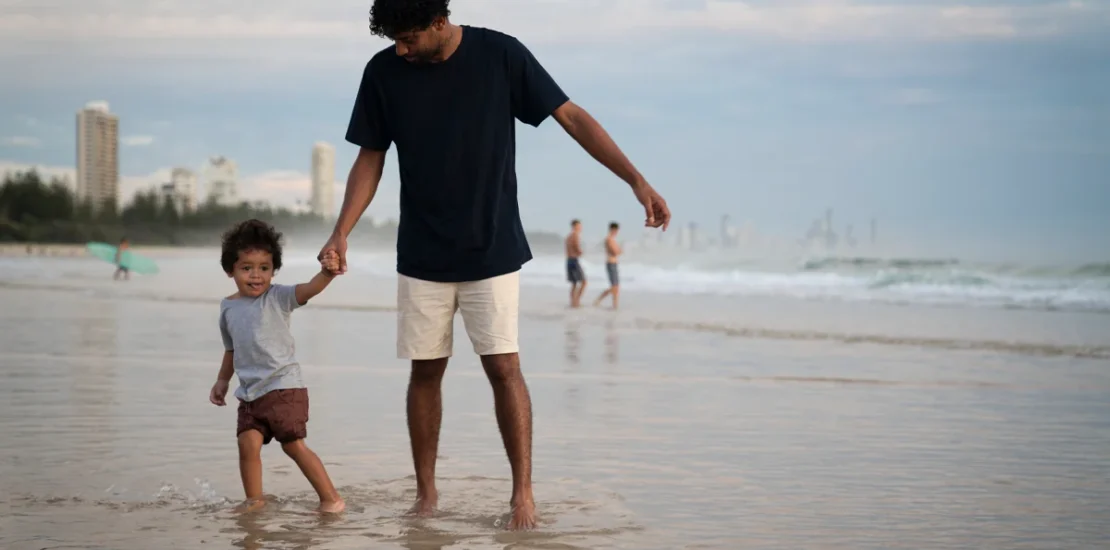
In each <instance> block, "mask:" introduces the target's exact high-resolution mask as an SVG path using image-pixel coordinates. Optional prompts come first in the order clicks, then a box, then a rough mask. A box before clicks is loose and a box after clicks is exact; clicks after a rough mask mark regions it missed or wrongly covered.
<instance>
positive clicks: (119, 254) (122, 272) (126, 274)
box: [112, 237, 131, 281]
mask: <svg viewBox="0 0 1110 550" xmlns="http://www.w3.org/2000/svg"><path fill="white" fill-rule="evenodd" d="M128 248H131V244H130V243H128V242H127V237H123V238H121V239H120V240H119V246H117V247H116V258H115V262H116V272H115V273H113V274H112V279H113V280H116V281H118V280H120V278H121V277H122V278H123V280H125V281H130V280H131V270H130V269H127V267H126V266H124V265H123V253H124V252H127V249H128Z"/></svg>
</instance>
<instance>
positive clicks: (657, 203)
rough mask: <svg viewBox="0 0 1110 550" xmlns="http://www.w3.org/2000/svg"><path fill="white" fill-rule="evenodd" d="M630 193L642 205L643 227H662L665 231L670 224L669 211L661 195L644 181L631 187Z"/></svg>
mask: <svg viewBox="0 0 1110 550" xmlns="http://www.w3.org/2000/svg"><path fill="white" fill-rule="evenodd" d="M632 192H633V193H635V194H636V200H638V201H640V204H642V205H644V214H645V218H644V227H662V228H663V231H666V230H667V226H668V225H670V224H671V210H670V209H669V208H667V201H665V200H663V197H662V195H660V194H659V193H658V192H656V191H655V189H654V188H652V186H651V184H649V183H648V182H646V181H642V182H640V183H638V184H636V185H633V186H632Z"/></svg>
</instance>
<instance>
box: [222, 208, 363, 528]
mask: <svg viewBox="0 0 1110 550" xmlns="http://www.w3.org/2000/svg"><path fill="white" fill-rule="evenodd" d="M320 263H321V267H320V272H319V273H317V274H316V276H315V277H313V278H312V280H310V281H309V282H307V283H301V284H298V285H293V286H287V285H277V284H273V283H272V279H273V277H274V274H275V273H276V272H277V271H278V270H279V269H281V233H278V232H277V231H276V230H275V229H274V228H273V227H271V226H270V225H268V224H266V223H265V222H261V221H258V220H248V221H245V222H242V223H240V224H238V225H236V226H235V227H233V228H231V229H230V230H229V231H228V232H227V233H225V234H224V236H223V250H222V251H221V253H220V265H221V266H222V267H223V269H224V272H225V273H227V276H228V277H231V278H232V279H233V280H234V281H235V286H236V287H237V288H238V292H236V293H235V294H232V295H231V296H228V297H227V298H225V299H224V300H223V302H221V303H220V335H221V336H222V337H223V342H224V358H223V363H222V364H221V365H220V372H219V374H218V375H217V376H216V383H215V385H213V386H212V391H211V393H210V394H209V396H208V399H209V401H211V402H212V404H214V405H218V406H220V407H223V406H224V405H226V404H227V402H226V401H225V397H226V396H227V390H228V382H229V381H230V380H231V375H232V374H233V373H234V374H236V375H238V376H239V388H238V389H236V390H235V397H236V398H238V399H239V418H238V421H237V427H236V429H235V435H236V437H238V439H239V475H240V476H241V477H242V479H243V491H244V492H245V493H246V497H247V498H246V501H245V502H243V504H242V505H241V506H240V507H239V509H240V510H241V511H251V510H255V509H258V508H260V507H262V506H264V505H265V503H266V501H265V500H263V497H262V456H261V453H262V446H263V445H266V444H268V443H270V441H271V440H273V439H276V440H277V441H278V443H281V449H282V450H283V451H285V454H287V455H289V457H290V458H292V459H293V461H294V462H296V463H297V466H298V467H299V468H300V469H301V472H303V473H304V475H305V477H306V478H308V482H309V483H311V484H312V488H313V489H315V490H316V494H317V495H319V497H320V506H319V510H320V511H321V512H329V513H338V512H342V511H343V509H344V508H345V507H346V504H344V502H343V499H342V498H339V493H338V492H336V490H335V486H334V485H332V482H331V479H330V478H329V477H328V473H327V471H326V470H325V469H324V464H323V463H322V462H320V458H319V457H317V456H316V453H314V452H312V450H311V449H309V448H308V446H307V445H305V442H304V440H305V437H307V436H308V429H307V426H306V425H307V424H308V389H307V388H305V385H304V382H303V381H302V380H301V367H300V364H299V363H297V358H296V357H295V356H294V342H293V335H292V334H291V333H290V332H289V317H290V314H292V313H293V310H295V309H297V308H299V307H301V306H303V305H305V304H307V303H308V301H309V300H310V299H312V297H314V296H316V295H317V294H319V293H320V292H322V291H323V290H324V289H325V288H327V286H328V284H329V283H331V280H332V278H333V277H334V276H335V275H334V274H335V273H336V272H337V271H339V257H338V255H336V254H335V253H334V252H331V253H329V254H325V255H324V256H323V257H322V258H321V260H320Z"/></svg>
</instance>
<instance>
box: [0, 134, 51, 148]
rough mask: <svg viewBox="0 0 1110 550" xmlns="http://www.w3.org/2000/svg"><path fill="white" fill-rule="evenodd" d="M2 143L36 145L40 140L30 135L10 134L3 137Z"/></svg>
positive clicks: (25, 145)
mask: <svg viewBox="0 0 1110 550" xmlns="http://www.w3.org/2000/svg"><path fill="white" fill-rule="evenodd" d="M3 143H4V145H7V146H8V147H38V146H39V145H42V140H40V139H39V138H36V137H30V136H11V137H6V138H4V142H3Z"/></svg>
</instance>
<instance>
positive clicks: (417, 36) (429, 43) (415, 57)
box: [393, 21, 446, 63]
mask: <svg viewBox="0 0 1110 550" xmlns="http://www.w3.org/2000/svg"><path fill="white" fill-rule="evenodd" d="M442 31H443V25H442V24H441V22H439V21H437V22H435V23H432V25H431V26H430V27H428V28H426V29H420V30H416V31H408V32H403V33H398V34H397V35H396V36H394V37H393V43H394V45H395V46H396V48H397V55H399V56H401V57H403V58H405V61H408V62H409V63H430V62H432V61H434V60H435V59H436V57H438V56H439V54H440V53H441V52H442V51H443V46H444V44H445V43H446V41H445V40H444V39H443V36H442V34H443V33H442Z"/></svg>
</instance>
